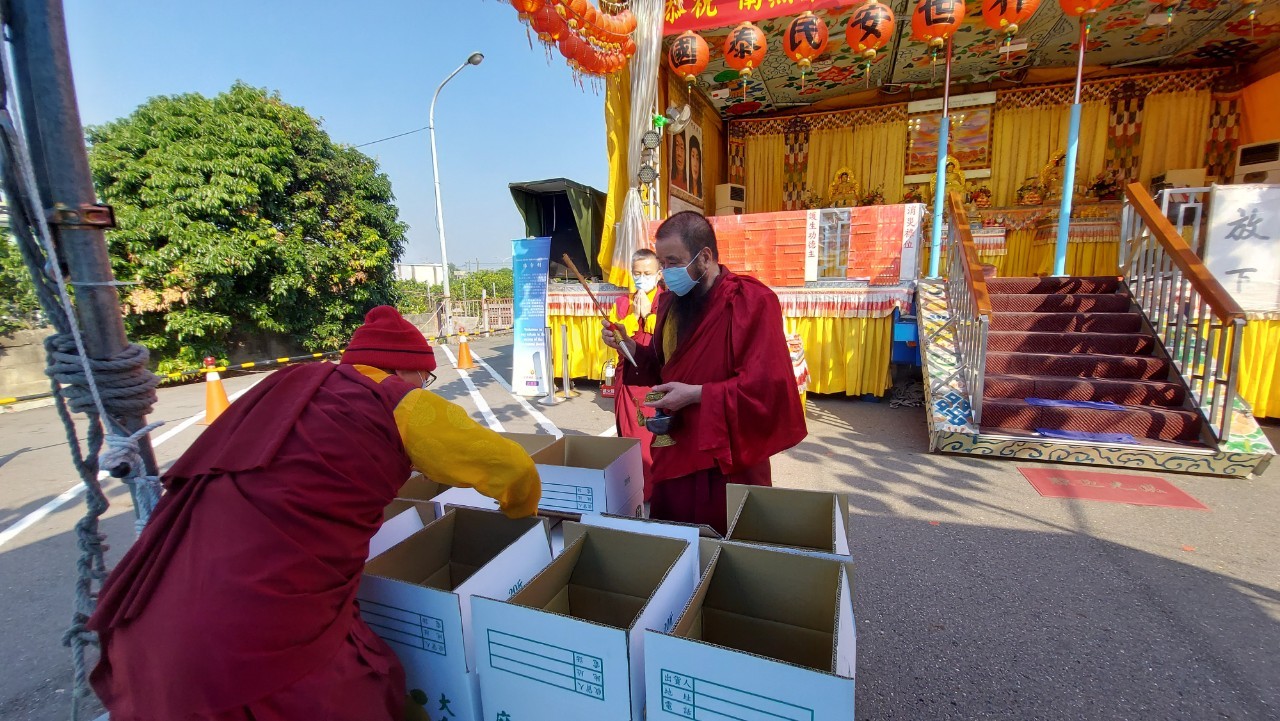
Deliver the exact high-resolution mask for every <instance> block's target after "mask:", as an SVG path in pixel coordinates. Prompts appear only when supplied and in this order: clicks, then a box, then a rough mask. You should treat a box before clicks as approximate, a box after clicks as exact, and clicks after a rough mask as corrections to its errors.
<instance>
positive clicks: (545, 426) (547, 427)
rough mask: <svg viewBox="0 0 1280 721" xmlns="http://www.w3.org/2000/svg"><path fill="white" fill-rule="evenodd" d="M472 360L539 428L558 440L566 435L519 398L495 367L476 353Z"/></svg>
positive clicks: (472, 355) (527, 402) (473, 354)
mask: <svg viewBox="0 0 1280 721" xmlns="http://www.w3.org/2000/svg"><path fill="white" fill-rule="evenodd" d="M471 359H472V360H474V361H475V362H476V363H479V364H480V367H481V368H484V369H485V371H487V372H488V373H489V375H490V376H491V377H492V378H493V379H494V380H495V381H497V382H498V385H500V386H502V388H503V390H505V391H506V392H507V393H510V394H511V397H512V398H515V399H516V403H519V404H520V407H521V408H523V409H525V411H527V412H528V413H529V415H531V416H533V419H534V420H535V421H537V422H538V425H539V426H542V430H544V431H546V432H547V433H550V434H551V435H553V436H555V437H556V438H559V437H561V436H563V435H564V431H561V430H560V429H559V428H558V427H557V426H556V424H554V423H552V422H551V419H550V418H547V417H546V416H545V415H543V414H542V412H541V411H539V410H538V409H537V408H534V407H533V405H532V404H531V403H529V401H527V400H525V399H524V398H523V397H522V396H518V395H516V394H515V393H514V392H512V390H511V384H510V383H508V382H507V381H506V379H505V378H503V377H502V375H501V374H500V373H498V372H497V371H495V370H494V369H493V366H491V365H489V364H488V363H485V362H484V359H483V358H481V357H480V356H478V355H476V354H475V353H472V354H471Z"/></svg>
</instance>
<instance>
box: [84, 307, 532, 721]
mask: <svg viewBox="0 0 1280 721" xmlns="http://www.w3.org/2000/svg"><path fill="white" fill-rule="evenodd" d="M434 368H435V356H434V354H433V353H432V350H431V347H430V346H429V345H428V344H427V341H426V339H425V338H423V336H422V333H420V332H419V331H418V330H417V329H416V328H414V327H413V326H412V325H411V324H410V323H409V322H408V321H406V320H404V319H403V318H402V317H400V314H399V313H397V312H396V310H395V309H394V308H390V307H387V306H379V307H378V308H374V309H373V310H371V311H370V312H369V314H368V315H367V316H366V317H365V324H364V325H363V326H361V327H360V328H359V329H358V330H357V331H356V333H355V335H354V337H353V338H352V339H351V344H350V346H349V347H348V349H347V351H346V352H345V353H344V354H343V356H342V363H341V364H340V365H333V364H330V363H316V364H312V365H305V366H296V367H292V368H286V369H284V370H280V371H277V372H276V373H274V374H272V375H271V376H269V377H267V379H266V380H264V381H262V382H261V383H259V384H258V385H257V386H256V387H254V389H253V390H251V391H250V392H249V393H247V394H246V395H245V396H244V397H243V398H241V399H240V400H238V401H237V402H235V403H233V404H232V405H231V408H230V409H229V410H228V411H227V412H226V413H224V414H223V415H222V416H221V417H220V418H219V419H218V420H217V421H216V422H214V423H213V424H212V425H211V426H210V427H209V428H208V430H206V431H205V432H204V433H203V434H202V435H201V436H200V438H199V439H198V440H197V441H196V442H195V444H194V445H192V447H191V448H190V449H189V450H188V451H187V452H186V453H185V454H183V456H182V458H180V459H179V460H178V462H177V463H176V464H175V465H174V466H173V468H172V469H170V470H169V472H168V473H167V474H166V475H165V476H164V479H163V480H164V485H165V491H166V492H165V495H164V496H163V498H162V499H161V501H160V504H159V505H158V506H157V507H156V511H155V514H154V515H153V516H152V518H151V521H150V523H149V524H148V525H147V527H146V529H145V530H144V531H143V533H142V535H141V536H139V538H138V541H137V542H136V543H135V544H134V546H133V548H132V549H130V551H129V552H128V554H126V555H125V557H124V559H123V560H122V561H121V563H120V565H119V567H117V568H116V569H115V571H114V572H113V573H112V574H111V576H110V577H109V578H108V579H107V581H106V583H105V585H104V586H103V589H102V593H101V595H100V598H99V602H98V608H97V611H96V613H95V614H94V615H93V617H92V618H91V619H90V622H89V627H90V628H91V629H92V630H94V631H96V632H97V633H98V634H99V639H100V641H101V658H100V660H99V663H98V666H97V668H96V669H95V670H94V672H93V675H92V677H91V682H92V684H93V688H94V690H95V691H96V692H97V693H98V696H99V697H100V698H101V699H102V701H103V703H104V704H105V705H106V707H107V708H108V709H109V710H110V712H111V719H112V721H250V720H252V721H301V720H302V719H326V720H327V721H392V720H394V721H400V719H402V718H404V715H403V714H404V709H405V700H406V697H405V687H404V671H403V669H402V668H401V666H400V663H399V661H398V660H397V659H396V657H395V654H394V653H393V652H392V651H391V649H390V648H389V647H388V646H387V644H386V643H384V642H383V641H382V639H380V638H379V637H378V636H377V635H376V634H375V633H373V631H372V630H370V629H369V627H368V626H366V625H365V623H364V621H362V620H361V618H360V615H359V612H358V609H357V607H356V588H357V586H358V584H359V581H360V574H361V570H362V569H363V567H364V562H365V558H366V557H367V556H368V552H369V539H370V538H371V537H372V536H373V535H374V533H375V532H377V530H378V528H379V526H380V525H381V522H382V514H383V509H384V508H385V506H386V505H387V504H388V503H390V502H391V501H392V500H393V499H394V498H395V496H396V492H397V491H398V490H399V489H400V487H401V486H402V485H403V484H404V482H405V480H406V479H407V478H408V476H409V473H410V469H411V467H417V468H418V469H419V470H421V471H423V472H424V473H426V474H427V475H428V477H431V478H432V479H434V480H438V481H441V482H444V483H449V484H452V485H460V486H471V487H474V488H476V489H477V490H479V491H480V492H481V493H484V494H486V495H489V496H491V497H493V498H496V499H497V500H498V501H499V503H500V505H501V507H502V509H503V510H504V511H505V512H506V513H507V514H508V515H511V516H520V515H529V514H531V513H533V512H534V510H535V509H536V506H537V502H538V497H539V495H540V492H541V487H540V484H539V482H538V476H537V472H536V470H535V469H534V465H533V461H532V460H531V459H530V458H529V456H528V454H527V453H525V452H524V451H523V450H522V449H521V448H520V447H519V446H518V445H516V444H515V443H512V442H511V441H508V440H506V439H504V438H502V437H501V436H499V435H497V434H496V433H493V432H492V431H490V430H488V429H487V428H483V427H481V426H479V425H477V424H476V423H475V422H474V421H472V420H471V419H470V418H469V417H468V415H467V413H466V412H465V411H464V410H463V409H462V408H459V407H458V406H455V405H453V404H451V403H449V402H448V401H445V400H444V399H442V398H440V397H439V396H436V395H435V394H433V393H430V392H429V391H426V390H424V388H425V386H426V385H427V384H428V382H429V379H430V378H433V377H434V376H432V373H431V371H432V370H433V369H434ZM445 449H447V452H446V450H445Z"/></svg>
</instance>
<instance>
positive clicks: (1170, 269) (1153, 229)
mask: <svg viewBox="0 0 1280 721" xmlns="http://www.w3.org/2000/svg"><path fill="white" fill-rule="evenodd" d="M1120 274H1121V276H1122V277H1123V279H1124V281H1125V284H1126V285H1127V286H1128V288H1129V292H1130V293H1131V294H1132V297H1133V300H1134V302H1135V303H1136V304H1137V305H1138V308H1139V310H1140V311H1141V312H1142V314H1143V315H1144V316H1145V317H1146V319H1147V322H1148V323H1149V324H1150V326H1151V329H1152V331H1154V333H1155V336H1156V339H1157V340H1159V341H1160V343H1161V344H1162V345H1163V346H1164V351H1165V353H1166V354H1167V356H1168V358H1169V360H1170V362H1171V365H1172V367H1173V370H1174V371H1175V372H1177V373H1178V375H1179V376H1180V378H1181V380H1182V382H1183V383H1185V384H1186V386H1187V389H1188V390H1189V391H1190V396H1189V400H1190V403H1191V405H1192V406H1193V407H1194V408H1195V409H1196V410H1197V412H1199V413H1200V415H1201V416H1202V417H1203V419H1204V423H1205V428H1206V429H1208V431H1209V433H1210V434H1211V435H1212V436H1213V440H1214V441H1215V442H1223V441H1225V440H1227V439H1228V438H1230V437H1231V417H1232V413H1233V410H1234V408H1235V405H1236V394H1237V387H1238V381H1239V371H1240V345H1241V340H1242V336H1243V334H1244V325H1245V314H1244V311H1243V310H1242V309H1241V308H1240V306H1239V305H1238V304H1237V303H1236V302H1235V300H1234V299H1233V298H1232V297H1231V296H1230V294H1228V293H1227V291H1226V289H1224V288H1223V287H1222V284H1221V283H1219V282H1218V280H1217V278H1215V277H1214V276H1213V274H1212V273H1210V272H1209V269H1208V268H1207V267H1205V265H1204V263H1203V262H1202V261H1201V260H1200V257H1199V256H1197V255H1196V254H1195V252H1193V251H1192V250H1191V248H1190V247H1189V246H1188V245H1187V243H1186V241H1185V240H1184V239H1183V237H1182V235H1181V234H1180V233H1179V232H1178V229H1177V228H1175V227H1174V225H1173V223H1172V222H1170V221H1169V219H1168V218H1167V217H1166V216H1165V214H1164V213H1163V212H1162V211H1161V209H1160V207H1159V206H1158V205H1156V202H1155V200H1154V199H1152V197H1151V194H1150V193H1149V192H1148V191H1147V189H1146V188H1144V187H1143V186H1142V185H1141V184H1140V183H1130V184H1129V185H1128V186H1126V187H1125V205H1124V211H1123V214H1122V216H1121V223H1120Z"/></svg>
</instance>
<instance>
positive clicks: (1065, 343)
mask: <svg viewBox="0 0 1280 721" xmlns="http://www.w3.org/2000/svg"><path fill="white" fill-rule="evenodd" d="M987 349H988V350H994V351H1018V352H1021V353H1104V354H1109V355H1150V354H1151V352H1152V351H1153V350H1154V349H1155V340H1154V339H1153V338H1152V337H1151V336H1147V335H1140V334H1137V333H1035V332H1029V331H1021V330H1002V331H991V332H990V333H988V334H987Z"/></svg>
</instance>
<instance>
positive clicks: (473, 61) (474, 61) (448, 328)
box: [427, 53, 484, 342]
mask: <svg viewBox="0 0 1280 721" xmlns="http://www.w3.org/2000/svg"><path fill="white" fill-rule="evenodd" d="M483 60H484V55H483V54H481V53H471V56H470V57H468V58H467V61H466V62H465V63H463V64H461V65H459V66H458V69H457V70H454V71H453V72H452V73H449V77H447V78H445V79H444V82H443V83H440V87H438V88H436V94H435V95H433V96H431V114H430V116H429V118H428V120H427V130H429V131H430V134H431V174H432V175H433V176H434V177H435V181H436V230H437V231H438V232H439V233H440V263H441V264H442V265H443V266H444V329H443V331H442V333H441V335H443V336H445V337H446V338H447V337H448V336H449V335H450V334H452V333H453V313H452V312H451V311H450V309H449V253H448V250H446V248H445V242H444V207H443V206H442V205H441V204H440V163H439V161H438V160H437V153H436V101H437V100H439V99H440V91H441V90H444V86H445V85H446V84H448V82H449V81H450V80H453V76H455V75H457V74H458V73H460V72H462V69H463V68H465V67H467V66H468V65H479V64H480V63H481V61H483ZM446 342H447V341H446Z"/></svg>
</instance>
